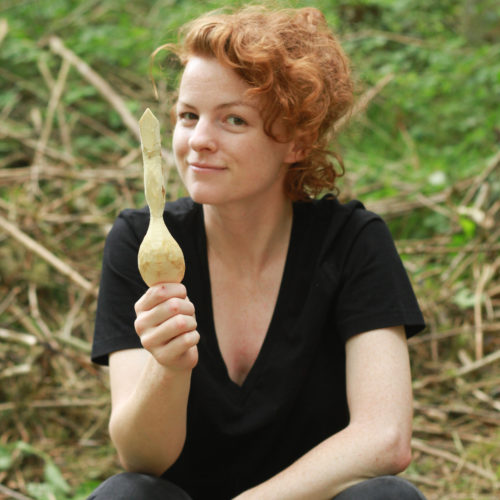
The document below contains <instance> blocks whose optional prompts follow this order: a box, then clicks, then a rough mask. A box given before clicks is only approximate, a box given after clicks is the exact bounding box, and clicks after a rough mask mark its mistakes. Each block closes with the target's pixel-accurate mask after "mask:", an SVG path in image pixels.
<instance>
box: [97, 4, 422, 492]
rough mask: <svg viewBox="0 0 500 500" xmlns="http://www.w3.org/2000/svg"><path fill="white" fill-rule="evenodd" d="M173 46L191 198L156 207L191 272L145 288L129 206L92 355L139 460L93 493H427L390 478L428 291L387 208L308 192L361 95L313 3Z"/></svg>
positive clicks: (120, 437) (123, 447) (324, 175)
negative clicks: (406, 260)
mask: <svg viewBox="0 0 500 500" xmlns="http://www.w3.org/2000/svg"><path fill="white" fill-rule="evenodd" d="M167 48H168V49H170V50H172V51H174V52H175V53H176V54H177V55H178V56H179V58H180V61H181V62H182V64H183V66H184V71H183V75H182V80H181V83H180V87H179V95H178V100H177V104H176V107H175V120H176V123H175V131H174V137H173V149H174V153H175V158H176V165H177V168H178V171H179V174H180V176H181V178H182V180H183V182H184V184H185V186H186V189H187V191H188V192H189V198H184V199H181V200H178V201H176V202H171V203H167V204H166V207H165V212H164V218H165V221H166V223H167V226H168V227H169V229H170V231H171V233H172V234H173V236H174V238H175V239H176V240H177V241H178V243H179V244H180V246H181V247H182V249H183V252H184V256H185V260H186V276H185V278H184V281H183V283H182V284H175V283H163V284H159V285H156V286H154V287H151V288H150V289H147V286H146V285H145V283H144V282H143V281H142V279H141V278H140V275H139V273H138V270H137V264H136V260H137V251H138V247H139V244H140V242H141V241H142V238H143V236H144V234H145V232H146V229H147V225H148V212H147V210H126V211H124V212H123V213H122V214H121V215H120V216H119V218H118V219H117V221H116V223H115V225H114V227H113V229H112V231H111V233H110V235H109V237H108V240H107V244H106V250H105V254H104V261H103V272H102V281H101V289H100V296H99V305H98V313H97V320H96V331H95V339H94V345H93V353H92V356H93V359H94V361H96V362H98V363H103V364H106V363H108V360H109V367H110V377H111V394H112V414H111V419H110V424H109V429H110V434H111V438H112V441H113V443H114V445H115V446H116V448H117V451H118V454H119V456H120V460H121V463H122V464H123V466H124V468H125V469H126V471H128V472H126V473H123V474H119V475H117V476H114V477H112V478H110V479H108V480H107V481H105V482H104V483H103V484H102V485H101V486H100V487H99V488H98V489H97V491H96V492H95V493H94V494H93V495H92V496H91V497H90V498H92V499H101V498H106V499H113V498H127V499H128V498H134V499H143V498H144V499H155V498H158V499H159V498H162V499H166V498H169V499H174V498H175V499H177V498H193V499H217V500H223V499H229V498H238V499H239V500H246V499H290V500H291V499H299V498H300V499H330V498H334V497H335V498H336V499H343V500H346V499H354V498H356V499H365V498H366V499H368V498H370V499H377V498H384V499H390V498H397V499H398V500H400V499H416V498H423V496H422V495H421V494H420V493H419V492H418V490H417V489H416V488H415V487H413V486H412V485H410V484H409V483H407V482H406V481H404V480H403V479H399V478H397V477H395V476H393V475H394V474H397V473H399V472H400V471H402V470H404V469H405V468H406V467H407V465H408V464H409V462H410V436H411V420H412V397H411V381H410V368H409V360H408V350H407V344H406V337H408V336H411V335H413V334H415V333H417V332H418V331H419V330H420V329H421V328H423V320H422V316H421V313H420V310H419V308H418V304H417V302H416V300H415V297H414V294H413V291H412V289H411V286H410V283H409V281H408V278H407V276H406V273H405V271H404V268H403V266H402V264H401V261H400V259H399V257H398V255H397V252H396V250H395V247H394V244H393V242H392V239H391V237H390V235H389V232H388V230H387V228H386V226H385V225H384V223H383V222H382V221H381V219H380V218H379V217H377V216H376V215H375V214H372V213H370V212H367V211H366V210H364V208H363V206H362V205H361V204H360V203H358V202H351V203H348V204H346V205H342V204H340V203H339V202H338V201H337V200H336V198H335V197H334V196H333V195H329V196H324V197H323V198H321V199H315V196H316V195H318V193H319V192H321V191H325V190H329V191H330V192H331V191H333V190H334V189H335V179H336V176H337V174H336V172H335V169H334V166H333V163H332V158H333V156H332V155H331V154H329V153H328V152H327V151H325V147H326V145H327V143H328V141H329V137H328V133H329V132H330V131H331V130H332V128H333V126H334V125H335V123H336V122H337V121H338V120H339V119H340V118H341V117H342V116H344V115H345V114H346V113H347V112H348V110H349V107H350V105H351V102H352V82H351V78H350V74H349V65H348V61H347V59H346V57H345V55H344V53H343V52H342V49H341V47H340V46H339V44H338V42H337V41H336V39H335V37H334V36H333V35H332V33H331V32H330V31H329V30H328V28H327V26H326V23H325V20H324V18H323V16H322V14H321V13H320V12H319V11H318V10H316V9H313V8H306V9H298V10H294V9H291V10H278V11H271V10H267V9H265V8H258V7H251V8H245V9H242V10H240V11H237V12H234V13H232V14H226V15H223V14H209V15H207V16H203V17H201V18H200V19H198V20H195V21H194V22H192V23H191V24H189V25H188V26H187V28H186V30H185V32H184V36H183V39H182V42H181V43H180V44H179V45H178V46H168V47H167ZM336 158H337V160H339V159H338V157H336ZM188 296H189V298H188Z"/></svg>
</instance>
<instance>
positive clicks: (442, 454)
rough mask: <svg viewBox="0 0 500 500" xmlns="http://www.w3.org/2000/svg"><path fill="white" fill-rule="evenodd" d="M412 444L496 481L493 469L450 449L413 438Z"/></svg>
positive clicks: (425, 451) (422, 450) (420, 449)
mask: <svg viewBox="0 0 500 500" xmlns="http://www.w3.org/2000/svg"><path fill="white" fill-rule="evenodd" d="M411 445H412V447H413V448H415V449H416V450H418V451H421V452H423V453H427V454H428V455H433V456H435V457H439V458H444V459H445V460H448V461H449V462H453V463H455V464H459V465H462V464H463V466H464V467H465V468H466V469H468V470H470V471H471V472H474V473H475V474H477V475H479V476H481V477H484V478H486V479H489V480H490V481H493V482H494V483H496V480H497V478H496V474H495V473H494V472H492V471H489V470H486V469H483V468H482V467H479V466H478V465H475V464H472V463H470V462H467V461H466V460H465V459H463V458H460V457H457V456H456V455H454V454H453V453H450V452H449V451H446V450H440V449H439V448H435V447H433V446H429V445H427V444H425V443H424V442H423V441H420V440H419V439H416V438H413V439H412V440H411Z"/></svg>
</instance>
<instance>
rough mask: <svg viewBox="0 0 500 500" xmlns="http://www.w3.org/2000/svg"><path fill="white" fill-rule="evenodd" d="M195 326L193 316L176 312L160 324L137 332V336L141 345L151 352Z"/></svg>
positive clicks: (193, 328)
mask: <svg viewBox="0 0 500 500" xmlns="http://www.w3.org/2000/svg"><path fill="white" fill-rule="evenodd" d="M197 326H198V325H197V324H196V320H195V319H194V317H193V316H191V315H190V316H187V315H184V314H177V315H176V316H174V317H172V318H169V319H167V320H166V321H164V322H163V323H162V324H161V325H159V326H156V327H151V328H148V329H147V330H145V331H144V332H142V333H139V337H140V339H141V343H142V346H143V347H144V348H145V349H147V350H148V351H151V352H152V351H153V349H156V348H157V347H161V346H163V345H166V344H168V343H170V342H171V341H172V340H173V339H175V338H176V337H178V336H180V335H182V334H184V333H188V332H191V331H193V330H196V327H197Z"/></svg>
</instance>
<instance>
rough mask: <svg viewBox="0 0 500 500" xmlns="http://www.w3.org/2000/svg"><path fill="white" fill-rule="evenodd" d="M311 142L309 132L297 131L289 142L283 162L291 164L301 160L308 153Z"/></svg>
mask: <svg viewBox="0 0 500 500" xmlns="http://www.w3.org/2000/svg"><path fill="white" fill-rule="evenodd" d="M311 143H312V141H311V136H310V134H306V133H297V135H296V136H295V138H294V139H293V140H292V141H291V142H290V148H289V150H288V153H287V155H286V156H285V163H289V164H292V163H297V162H299V161H302V160H303V159H304V158H305V157H306V156H307V155H308V154H309V151H310V149H311Z"/></svg>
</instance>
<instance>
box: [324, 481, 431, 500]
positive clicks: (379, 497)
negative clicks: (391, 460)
mask: <svg viewBox="0 0 500 500" xmlns="http://www.w3.org/2000/svg"><path fill="white" fill-rule="evenodd" d="M333 500H425V497H424V495H423V494H422V493H421V492H420V491H419V490H418V489H417V487H416V486H413V484H411V483H410V482H409V481H407V480H406V479H403V478H401V477H397V476H381V477H375V478H373V479H368V480H366V481H363V482H361V483H358V484H355V485H354V486H351V487H350V488H347V489H346V490H344V491H342V492H341V493H339V494H338V495H337V496H335V497H334V499H333Z"/></svg>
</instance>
